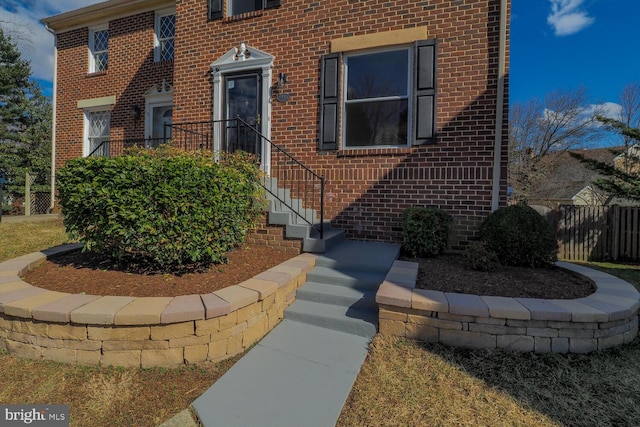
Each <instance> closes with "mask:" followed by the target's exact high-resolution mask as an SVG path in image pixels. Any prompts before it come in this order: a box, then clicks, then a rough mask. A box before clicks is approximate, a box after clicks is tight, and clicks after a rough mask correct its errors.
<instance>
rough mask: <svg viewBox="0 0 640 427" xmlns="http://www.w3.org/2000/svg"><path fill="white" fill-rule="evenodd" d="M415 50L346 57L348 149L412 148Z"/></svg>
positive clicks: (376, 52)
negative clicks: (409, 146)
mask: <svg viewBox="0 0 640 427" xmlns="http://www.w3.org/2000/svg"><path fill="white" fill-rule="evenodd" d="M412 63H413V61H412V49H411V47H402V48H394V49H385V50H377V51H370V52H360V53H353V54H349V55H345V56H344V92H343V93H344V94H345V96H344V98H343V102H342V104H343V105H342V108H343V113H342V117H343V141H344V147H345V148H361V147H362V148H368V147H405V146H408V145H410V138H409V135H410V134H411V132H410V129H411V109H412V105H411V104H412V103H411V102H410V95H411V92H412V91H411V88H412Z"/></svg>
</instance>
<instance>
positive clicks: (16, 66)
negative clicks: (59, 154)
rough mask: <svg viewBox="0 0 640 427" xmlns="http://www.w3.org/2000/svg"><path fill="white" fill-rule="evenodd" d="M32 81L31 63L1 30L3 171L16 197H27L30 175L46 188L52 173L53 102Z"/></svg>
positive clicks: (0, 142)
mask: <svg viewBox="0 0 640 427" xmlns="http://www.w3.org/2000/svg"><path fill="white" fill-rule="evenodd" d="M30 77H31V66H30V64H29V62H28V61H27V60H25V59H23V58H22V55H21V53H20V51H19V50H18V48H17V46H16V44H15V43H14V42H13V40H12V38H11V36H10V35H7V34H6V32H5V31H3V30H2V28H0V169H2V170H3V171H4V172H5V173H6V174H7V177H8V183H7V185H6V186H5V190H6V192H7V193H8V195H10V196H13V197H22V196H24V179H25V173H26V172H27V171H29V173H30V174H31V175H34V176H36V177H37V178H36V182H35V184H36V185H40V186H42V185H45V184H47V182H48V179H49V175H50V170H51V124H52V123H51V119H52V115H51V111H52V110H51V102H50V101H49V98H47V97H45V96H44V95H43V94H42V92H41V91H40V88H39V86H38V85H37V83H35V82H32V81H31V79H30ZM36 188H37V187H36ZM41 189H43V188H42V187H41Z"/></svg>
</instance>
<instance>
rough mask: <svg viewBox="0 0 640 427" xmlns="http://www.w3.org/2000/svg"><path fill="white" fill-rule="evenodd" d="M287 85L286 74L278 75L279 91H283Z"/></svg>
mask: <svg viewBox="0 0 640 427" xmlns="http://www.w3.org/2000/svg"><path fill="white" fill-rule="evenodd" d="M286 83H287V75H286V74H285V73H278V89H282V88H283V87H284V85H285V84H286Z"/></svg>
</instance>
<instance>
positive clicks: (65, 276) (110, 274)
mask: <svg viewBox="0 0 640 427" xmlns="http://www.w3.org/2000/svg"><path fill="white" fill-rule="evenodd" d="M292 257H293V255H291V254H288V253H285V252H283V251H280V250H278V249H274V248H268V247H265V246H243V247H241V248H238V249H235V250H234V251H232V252H229V254H228V263H227V264H218V265H213V266H211V267H209V268H208V269H206V270H205V271H203V272H197V273H185V274H180V275H179V274H140V273H139V272H137V271H135V270H133V271H128V270H127V269H126V268H124V269H120V270H114V269H112V266H111V263H110V262H109V261H106V260H105V259H104V258H102V257H100V256H98V255H97V254H94V253H90V252H85V253H82V252H81V251H73V252H69V253H67V254H63V255H59V256H56V257H52V258H51V259H49V260H47V261H44V262H43V263H42V264H41V265H40V266H39V267H37V268H35V269H33V270H32V271H30V272H28V273H27V274H26V275H25V276H24V280H25V281H26V282H28V283H31V284H32V285H34V286H38V287H41V288H44V289H49V290H52V291H59V292H67V293H72V294H83V293H84V294H88V295H103V296H106V295H118V296H132V297H160V296H163V297H175V296H179V295H191V294H206V293H210V292H213V291H216V290H218V289H222V288H225V287H228V286H232V285H237V284H238V283H240V282H243V281H245V280H247V279H250V278H252V277H253V276H255V275H257V274H260V273H262V272H263V271H265V270H267V269H269V268H271V267H274V266H276V265H278V264H280V263H282V262H284V261H286V260H288V259H290V258H292Z"/></svg>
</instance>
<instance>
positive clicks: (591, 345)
mask: <svg viewBox="0 0 640 427" xmlns="http://www.w3.org/2000/svg"><path fill="white" fill-rule="evenodd" d="M557 265H558V266H560V267H562V268H565V269H567V270H570V271H572V272H574V273H577V274H581V275H583V276H585V277H587V278H589V279H590V280H592V281H593V282H594V284H595V285H596V287H597V290H596V292H595V293H593V294H591V295H589V296H587V297H585V298H578V299H573V300H544V299H534V298H505V297H487V296H477V295H467V294H456V293H445V292H439V291H431V290H424V289H416V288H415V283H416V278H417V274H418V264H416V263H412V262H405V261H396V262H395V263H394V265H393V267H392V268H391V270H390V271H389V273H388V275H387V277H386V280H385V281H384V282H383V284H382V285H381V286H380V289H379V291H378V293H377V295H376V301H377V302H378V304H379V307H380V314H379V331H380V332H381V333H386V334H391V335H396V336H401V337H407V338H413V339H417V340H421V341H425V342H440V343H443V344H447V345H452V346H459V347H469V348H502V349H506V350H512V351H518V352H537V353H548V352H554V353H588V352H592V351H600V350H604V349H606V348H609V347H612V346H616V345H620V344H623V343H629V342H631V341H633V339H634V338H635V337H636V336H637V335H638V308H639V307H640V294H639V293H638V291H637V290H636V289H635V288H634V287H633V286H632V285H630V284H629V283H627V282H625V281H623V280H621V279H618V278H617V277H614V276H611V275H609V274H606V273H603V272H600V271H596V270H592V269H589V268H586V267H582V266H577V265H573V264H569V263H565V262H559V263H557Z"/></svg>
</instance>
